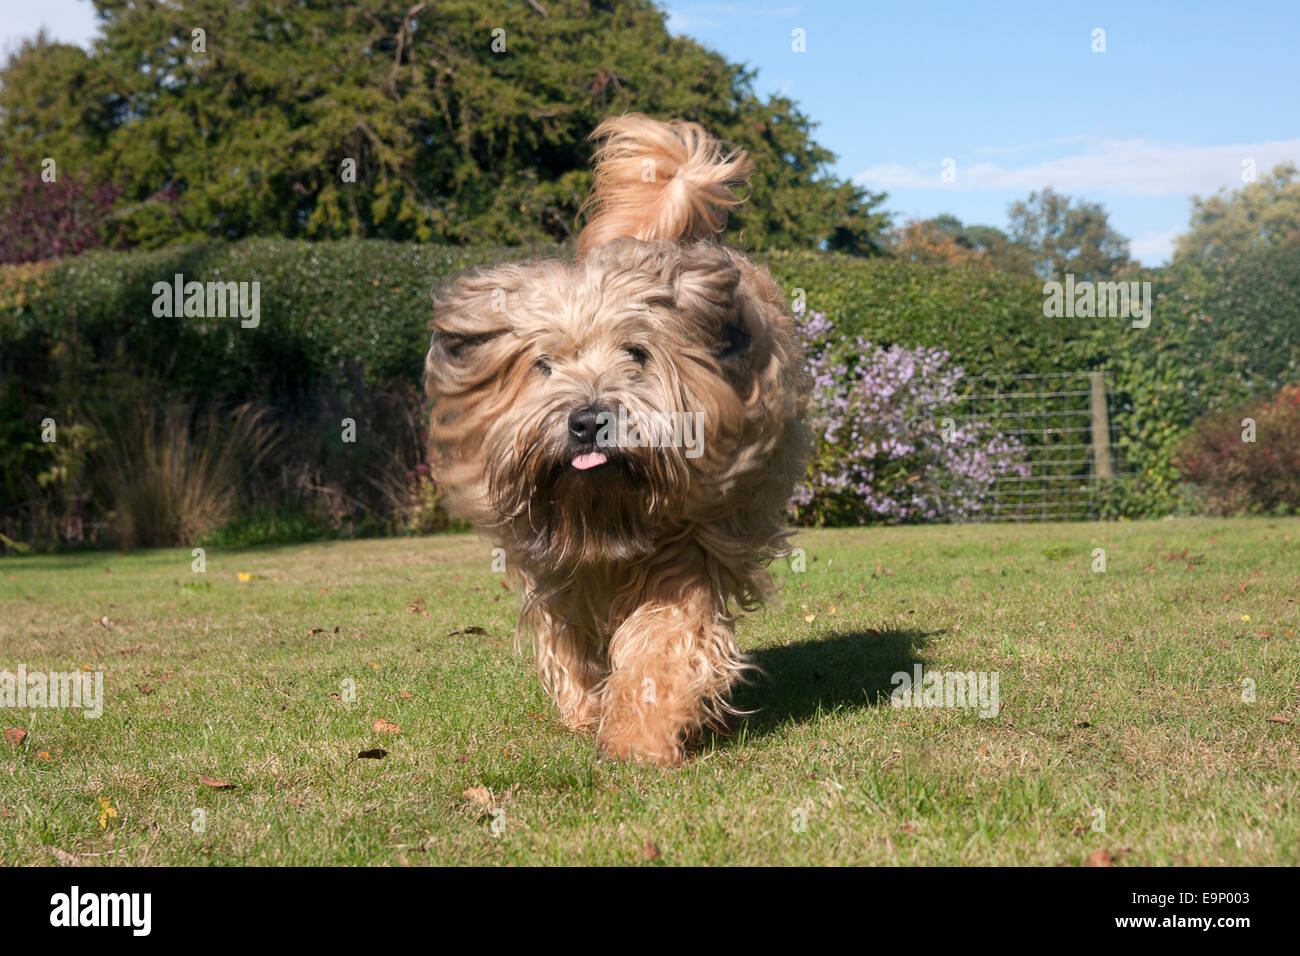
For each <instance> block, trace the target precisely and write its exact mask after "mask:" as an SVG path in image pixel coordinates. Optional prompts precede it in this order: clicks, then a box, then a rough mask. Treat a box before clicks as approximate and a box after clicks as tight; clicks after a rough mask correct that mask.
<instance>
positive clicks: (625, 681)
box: [598, 584, 746, 764]
mask: <svg viewBox="0 0 1300 956" xmlns="http://www.w3.org/2000/svg"><path fill="white" fill-rule="evenodd" d="M724 610H725V609H724V608H721V607H719V606H718V605H717V602H715V601H714V599H713V597H712V595H711V593H710V591H709V589H708V587H707V585H704V584H700V585H693V586H688V587H687V588H685V589H682V590H679V591H676V592H675V593H674V594H673V596H672V597H671V599H668V600H665V599H664V598H663V596H662V595H654V596H651V597H650V599H649V600H647V601H646V603H644V604H642V605H641V606H640V607H639V608H637V609H636V610H635V611H633V612H632V613H631V614H630V615H629V616H628V617H627V618H626V619H625V620H624V621H623V622H622V624H621V625H620V626H619V627H618V629H617V630H615V632H614V636H613V638H612V639H611V641H610V646H609V661H610V674H609V677H608V679H607V680H606V681H605V685H604V687H603V688H602V693H601V718H600V729H599V731H598V740H599V746H600V749H601V750H602V751H603V752H604V753H606V754H609V755H611V756H614V757H617V758H619V759H621V760H645V761H649V762H652V763H660V764H678V763H681V761H682V758H683V757H684V756H685V753H686V745H687V743H688V742H689V741H690V739H691V738H692V737H693V736H694V735H695V734H696V733H697V732H698V731H699V730H700V729H701V728H703V727H704V726H705V725H706V724H708V723H710V722H711V721H712V720H714V719H715V718H717V717H719V716H721V714H722V713H723V712H725V711H726V709H727V704H726V695H727V692H728V690H729V689H730V687H731V685H732V683H733V682H734V681H735V679H736V677H737V676H738V675H739V673H740V672H741V671H743V670H744V669H745V666H746V665H745V663H744V660H743V658H742V657H741V655H740V651H739V649H738V648H737V646H736V641H735V638H734V636H733V635H732V631H731V623H730V620H729V619H728V618H727V617H726V616H725V613H724Z"/></svg>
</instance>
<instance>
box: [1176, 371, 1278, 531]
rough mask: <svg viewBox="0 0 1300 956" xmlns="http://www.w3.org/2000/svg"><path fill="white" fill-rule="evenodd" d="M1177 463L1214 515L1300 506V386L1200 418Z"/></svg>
mask: <svg viewBox="0 0 1300 956" xmlns="http://www.w3.org/2000/svg"><path fill="white" fill-rule="evenodd" d="M1248 420H1249V421H1248ZM1251 422H1253V423H1254V424H1253V427H1251ZM1176 463H1177V465H1178V467H1179V469H1180V470H1181V471H1182V474H1183V477H1184V478H1185V479H1186V480H1187V481H1189V482H1191V483H1192V484H1193V485H1194V486H1196V488H1197V490H1198V491H1199V493H1200V494H1201V495H1202V496H1203V507H1204V510H1205V511H1207V512H1208V513H1210V514H1216V515H1227V514H1243V513H1244V514H1257V513H1266V514H1286V513H1290V512H1295V511H1300V385H1290V386H1287V387H1285V388H1283V389H1282V390H1281V391H1280V392H1278V394H1277V396H1276V398H1274V400H1273V401H1271V402H1264V403H1262V404H1253V403H1252V404H1247V405H1242V406H1240V407H1239V408H1237V409H1236V410H1235V411H1232V412H1226V413H1220V414H1217V415H1213V416H1210V417H1208V418H1205V419H1203V420H1202V421H1200V422H1198V423H1197V425H1196V427H1195V428H1194V429H1193V430H1192V433H1191V435H1190V436H1188V438H1187V440H1186V442H1185V443H1184V445H1183V447H1182V448H1181V450H1180V451H1179V453H1178V455H1177V458H1176Z"/></svg>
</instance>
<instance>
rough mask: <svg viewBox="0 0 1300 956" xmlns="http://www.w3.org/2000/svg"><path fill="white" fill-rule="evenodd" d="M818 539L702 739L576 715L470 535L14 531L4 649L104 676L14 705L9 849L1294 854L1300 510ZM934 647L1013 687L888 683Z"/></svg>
mask: <svg viewBox="0 0 1300 956" xmlns="http://www.w3.org/2000/svg"><path fill="white" fill-rule="evenodd" d="M796 544H797V545H798V546H800V547H802V548H804V549H806V553H807V570H806V571H804V572H803V573H794V572H792V571H791V570H790V568H789V565H788V564H783V565H782V566H781V567H779V568H778V569H777V574H778V576H779V577H780V579H781V582H782V591H781V593H780V595H779V596H778V598H777V600H776V601H775V602H774V603H773V605H772V606H771V607H769V608H768V609H767V610H765V611H763V612H760V613H757V614H754V615H750V616H748V617H746V618H745V619H743V620H742V621H741V623H740V625H739V634H740V640H741V643H742V645H743V647H744V648H745V649H746V650H747V651H749V652H751V653H752V654H753V655H754V657H755V658H756V660H757V662H758V663H759V664H760V665H761V666H762V667H763V668H764V669H765V670H766V672H767V676H766V677H763V678H760V679H758V680H757V681H756V682H755V683H754V685H753V686H751V687H749V688H747V689H745V690H744V691H743V692H742V693H741V694H740V697H739V700H740V702H741V703H743V704H744V705H746V706H749V707H756V708H760V710H759V712H758V713H757V714H756V715H755V716H754V717H752V718H750V719H748V720H747V721H744V722H741V723H740V724H739V725H738V727H737V728H736V732H735V733H734V735H732V736H730V737H717V738H715V739H714V740H713V741H712V742H711V743H710V744H709V746H707V747H706V748H705V749H704V750H703V751H702V752H701V753H699V754H697V755H696V756H695V757H693V758H692V759H691V761H690V762H689V763H688V764H687V765H686V766H685V767H683V768H681V769H677V770H661V769H658V768H654V767H645V766H636V765H621V764H612V763H608V762H604V761H600V760H598V759H597V758H596V756H595V749H594V746H593V742H592V741H591V739H589V738H584V737H578V736H575V735H572V734H570V733H568V732H567V731H565V730H564V729H563V727H562V726H561V725H560V724H559V723H558V721H557V719H556V715H555V712H554V711H553V710H552V708H551V706H550V704H549V702H548V701H547V699H546V697H545V696H544V694H543V693H542V691H541V689H540V687H539V685H538V683H537V681H536V679H535V678H534V677H533V675H532V671H531V666H530V662H529V660H528V658H527V656H526V655H521V654H519V653H517V652H516V651H515V649H514V643H513V626H514V618H515V610H516V606H517V597H516V596H515V595H513V594H511V593H509V592H508V591H507V590H506V589H505V588H504V586H503V583H502V577H503V576H502V575H500V574H497V573H494V572H493V571H492V559H491V554H490V549H489V546H488V545H487V544H486V543H484V542H482V541H480V540H478V539H476V538H474V537H471V536H445V537H435V538H422V539H389V540H373V541H356V542H334V543H325V544H311V545H299V546H289V547H276V548H266V549H251V550H242V551H228V552H220V551H211V552H209V553H208V555H207V570H206V572H205V573H202V574H198V573H194V572H193V571H192V570H191V561H192V558H191V555H190V552H189V551H188V550H180V549H178V550H162V551H145V552H137V553H133V554H130V555H122V554H114V553H94V554H85V553H81V554H75V555H67V556H40V557H21V558H13V557H10V558H4V559H0V670H9V671H16V670H17V667H18V665H19V664H23V665H25V667H26V669H27V671H28V672H29V673H30V672H34V671H56V670H57V671H74V670H79V669H80V670H85V671H89V672H94V671H102V672H103V680H104V708H103V716H102V717H100V718H99V719H87V718H86V717H85V716H84V715H83V714H82V713H81V712H79V711H76V710H69V709H35V708H28V709H17V708H13V709H3V710H0V728H3V729H9V728H17V729H19V730H26V731H27V734H26V736H21V735H20V734H16V733H15V734H10V735H9V737H10V741H9V742H0V861H2V862H3V863H5V864H10V865H14V864H43V865H50V864H56V863H59V862H65V863H68V862H81V863H86V864H105V865H117V864H136V865H141V864H186V865H192V864H357V863H367V864H398V865H402V864H420V863H431V864H448V863H460V864H492V863H525V864H527V863H585V864H596V863H600V864H605V863H626V864H641V865H651V864H700V863H736V864H776V863H787V864H805V863H816V864H827V863H848V864H907V863H928V864H969V863H979V864H984V863H992V864H1045V865H1059V864H1065V865H1076V864H1082V863H1084V862H1085V861H1086V860H1087V859H1088V858H1089V856H1090V855H1092V854H1094V853H1095V852H1096V851H1101V850H1104V851H1106V852H1107V853H1109V854H1110V855H1111V857H1112V858H1113V859H1114V860H1115V861H1116V862H1117V863H1118V864H1119V865H1130V864H1155V865H1163V864H1284V863H1286V864H1294V863H1297V862H1300V783H1298V782H1297V781H1298V779H1300V774H1298V773H1297V768H1300V747H1297V741H1298V740H1300V707H1298V706H1297V700H1298V699H1300V696H1298V689H1300V519H1246V520H1189V521H1164V522H1142V523H1131V524H1129V523H1124V524H1071V525H1059V524H1058V525H1031V526H1021V527H1016V526H1007V525H996V526H989V525H985V526H962V527H927V528H898V529H884V530H881V529H867V530H840V531H818V532H808V533H803V534H801V535H799V537H798V538H797V540H796ZM1094 548H1104V549H1105V560H1106V568H1105V571H1104V572H1101V573H1098V572H1095V571H1094V570H1093V569H1092V566H1093V563H1094V559H1093V556H1092V552H1093V549H1094ZM241 578H243V579H241ZM917 662H920V663H921V664H922V665H923V666H924V668H925V669H927V670H931V669H933V670H943V671H977V672H981V671H982V672H990V673H993V672H996V674H997V675H998V680H999V695H1000V704H1001V708H1000V711H999V712H998V714H997V715H996V716H995V717H981V716H980V715H979V712H978V710H975V709H970V708H959V707H951V708H950V707H939V708H906V709H905V708H896V707H893V706H891V705H890V702H889V694H890V691H891V690H892V689H893V684H892V683H891V675H892V674H894V673H895V672H897V671H907V672H911V671H912V668H913V665H914V664H915V663H917ZM349 682H354V683H349ZM353 686H354V687H355V700H352V694H351V693H350V689H351V688H352V687H353ZM1252 686H1253V700H1252V699H1249V698H1251V696H1252V695H1251V694H1250V693H1249V692H1248V691H1249V689H1250V688H1251V687H1252ZM1243 698H1246V699H1243ZM381 720H382V721H385V722H387V723H388V724H395V725H396V727H387V728H386V729H387V731H389V732H385V730H384V729H379V730H377V729H376V724H377V722H378V721H381ZM1288 721H1293V722H1288ZM381 726H382V725H381ZM392 731H397V732H392ZM19 737H21V739H18V740H15V738H19ZM376 750H379V751H383V752H384V755H383V756H372V757H366V758H359V757H358V754H359V753H361V752H363V751H376ZM200 775H207V776H208V777H210V778H214V779H215V781H218V782H224V783H229V784H233V785H234V786H233V787H230V788H216V787H213V786H211V785H209V784H206V783H204V782H202V781H201V779H200ZM109 808H111V810H112V811H113V812H114V813H115V815H112V814H110V813H108V812H107V810H108V809H109ZM198 811H202V812H198Z"/></svg>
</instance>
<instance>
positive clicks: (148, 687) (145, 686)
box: [135, 683, 153, 697]
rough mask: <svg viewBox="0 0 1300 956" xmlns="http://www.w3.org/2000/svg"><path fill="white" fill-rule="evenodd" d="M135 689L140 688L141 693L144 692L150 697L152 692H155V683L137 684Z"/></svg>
mask: <svg viewBox="0 0 1300 956" xmlns="http://www.w3.org/2000/svg"><path fill="white" fill-rule="evenodd" d="M135 689H136V690H138V691H139V692H140V693H142V694H144V695H145V696H146V697H148V696H149V695H150V694H152V693H153V685H151V684H148V683H145V684H136V685H135Z"/></svg>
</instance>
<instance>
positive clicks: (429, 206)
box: [0, 0, 888, 254]
mask: <svg viewBox="0 0 1300 956" xmlns="http://www.w3.org/2000/svg"><path fill="white" fill-rule="evenodd" d="M94 2H95V6H96V10H97V13H98V16H99V18H100V21H101V23H102V28H103V35H102V38H101V39H99V40H98V41H97V42H96V43H95V45H94V48H93V50H92V52H91V53H90V54H88V55H87V54H85V53H82V52H81V51H79V50H76V48H71V47H67V46H63V45H60V44H53V43H49V42H46V41H37V42H34V43H29V44H27V45H25V46H24V47H23V48H22V49H21V50H20V51H19V52H18V54H17V55H16V56H15V57H14V58H13V59H12V60H11V61H10V62H9V63H8V64H7V65H6V67H5V69H4V70H3V71H2V72H0V141H3V142H4V144H5V145H6V147H7V151H11V152H12V153H13V154H16V155H18V156H20V157H22V158H23V159H25V160H26V161H27V162H28V163H29V164H32V163H35V162H37V161H39V159H40V158H42V157H44V156H46V155H56V158H58V159H59V161H60V163H63V164H68V165H70V166H75V167H80V166H83V165H89V166H92V167H94V171H95V173H97V174H98V176H99V177H109V178H111V179H112V180H113V181H114V182H115V183H117V184H118V185H119V186H121V188H122V189H123V190H124V196H123V198H122V200H121V201H120V203H119V207H118V209H117V215H118V216H119V217H120V218H121V219H122V221H123V222H124V224H125V227H126V230H127V233H128V235H129V236H130V238H132V239H133V240H135V241H137V242H140V243H143V244H146V245H156V244H162V243H168V242H173V241H177V240H185V239H190V238H197V237H208V236H221V237H238V236H245V235H285V236H302V237H309V238H328V237H338V236H349V235H350V236H374V237H385V238H394V239H419V240H429V241H444V242H479V241H491V242H506V243H522V242H529V241H533V240H542V239H563V238H565V237H567V236H568V235H570V234H571V232H572V230H573V228H574V223H575V218H576V216H577V213H578V209H579V206H580V204H581V202H582V200H583V198H584V197H585V193H586V189H587V186H588V184H589V182H590V169H589V165H588V161H589V153H590V144H589V143H588V142H587V141H586V137H587V135H588V133H589V132H590V131H591V130H592V128H594V126H595V125H596V124H597V123H598V122H599V120H600V119H601V118H603V117H604V116H607V115H609V114H611V113H619V112H624V111H628V110H640V111H643V112H646V113H649V114H650V115H652V116H658V117H662V118H669V117H677V116H679V117H683V118H686V119H691V120H696V121H698V122H701V123H703V124H704V125H706V126H707V127H708V128H709V129H711V130H712V131H713V132H715V133H716V134H717V135H719V136H720V137H721V138H723V139H724V140H726V141H728V142H730V143H732V144H734V145H736V146H740V147H744V148H746V149H748V150H749V151H750V152H751V154H752V156H753V158H754V160H755V163H756V173H755V177H754V182H753V190H752V195H753V196H754V201H753V202H752V203H749V204H747V205H746V206H744V207H743V208H742V209H741V211H740V212H739V213H737V215H735V216H734V217H733V219H732V223H731V229H730V235H729V236H728V238H729V239H730V240H731V241H740V242H743V243H745V244H747V245H748V246H750V247H752V248H757V249H763V248H770V247H778V246H810V245H814V246H815V245H825V246H829V247H831V248H835V249H838V250H842V251H847V252H853V253H858V254H870V253H873V252H877V251H880V250H881V245H882V241H881V236H882V234H883V231H884V229H885V228H886V227H887V225H888V220H887V218H886V216H885V215H884V214H883V213H881V212H880V211H879V210H878V208H877V207H878V206H879V204H880V202H881V201H882V199H883V195H880V194H872V193H869V192H867V191H865V190H863V189H861V188H860V187H857V186H855V185H853V184H852V183H849V182H846V181H843V180H840V179H837V178H836V177H834V176H833V175H832V174H830V172H829V169H828V167H829V164H830V162H831V161H832V160H833V158H834V157H833V156H832V154H831V153H830V152H828V151H827V150H826V149H824V148H823V147H821V146H820V145H818V144H817V143H816V142H815V141H814V140H813V138H812V132H813V124H812V123H811V122H810V121H809V119H808V118H807V117H806V116H804V115H803V114H802V113H801V112H800V111H799V110H798V109H797V108H796V106H795V105H794V104H793V103H792V102H791V101H790V100H788V99H785V98H782V97H772V98H769V99H760V98H759V97H758V96H757V95H756V94H755V92H754V88H753V74H752V73H750V72H747V71H746V70H745V69H744V68H743V67H741V66H738V65H736V64H733V63H729V62H728V61H727V60H725V59H724V58H723V57H722V56H720V55H719V54H717V53H715V52H713V51H710V50H708V49H705V48H704V47H702V46H700V45H699V44H698V43H696V42H695V41H693V40H690V39H686V38H680V37H674V36H672V35H670V34H669V33H668V31H667V29H666V28H665V23H664V14H663V13H662V12H661V11H660V10H659V9H658V8H657V7H655V6H654V4H652V3H651V2H649V0H528V2H520V0H505V2H502V0H497V2H484V0H440V2H437V3H433V2H431V0H401V2H396V3H395V2H393V0H341V2H340V0H297V2H295V3H292V4H288V3H271V2H264V0H254V2H248V3H238V4H232V3H229V2H228V0H168V2H163V0H94ZM15 188H16V184H15V179H14V177H13V176H12V175H10V171H9V170H7V169H6V168H4V167H3V166H0V204H3V202H4V200H5V197H6V195H7V194H10V193H11V191H12V190H13V189H15Z"/></svg>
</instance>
